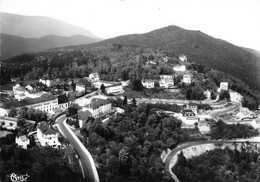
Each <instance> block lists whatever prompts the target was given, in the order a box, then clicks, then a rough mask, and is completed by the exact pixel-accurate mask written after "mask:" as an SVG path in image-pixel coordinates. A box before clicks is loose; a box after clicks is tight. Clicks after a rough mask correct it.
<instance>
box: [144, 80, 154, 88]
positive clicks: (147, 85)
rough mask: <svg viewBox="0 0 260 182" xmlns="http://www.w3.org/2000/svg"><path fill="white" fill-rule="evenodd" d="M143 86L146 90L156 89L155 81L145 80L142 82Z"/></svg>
mask: <svg viewBox="0 0 260 182" xmlns="http://www.w3.org/2000/svg"><path fill="white" fill-rule="evenodd" d="M142 85H143V86H144V87H145V88H154V80H150V79H143V80H142Z"/></svg>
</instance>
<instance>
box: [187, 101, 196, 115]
mask: <svg viewBox="0 0 260 182" xmlns="http://www.w3.org/2000/svg"><path fill="white" fill-rule="evenodd" d="M187 109H190V110H192V111H193V112H194V114H195V115H197V114H198V105H197V104H196V103H194V102H189V103H188V104H187Z"/></svg>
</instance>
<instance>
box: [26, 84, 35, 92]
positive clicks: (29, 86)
mask: <svg viewBox="0 0 260 182" xmlns="http://www.w3.org/2000/svg"><path fill="white" fill-rule="evenodd" d="M25 89H26V90H28V91H29V92H33V91H36V87H35V85H33V84H29V85H27V86H26V87H25Z"/></svg>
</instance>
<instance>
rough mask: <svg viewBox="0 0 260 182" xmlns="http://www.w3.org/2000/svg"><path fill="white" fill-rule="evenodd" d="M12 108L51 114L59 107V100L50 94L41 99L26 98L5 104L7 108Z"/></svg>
mask: <svg viewBox="0 0 260 182" xmlns="http://www.w3.org/2000/svg"><path fill="white" fill-rule="evenodd" d="M12 106H14V107H15V108H21V107H23V106H25V107H28V108H34V109H38V110H41V111H44V112H49V113H51V112H52V111H53V110H54V109H55V108H57V107H58V98H57V97H56V96H54V95H52V94H50V93H43V94H42V95H41V96H39V97H35V98H30V97H25V98H24V99H23V100H22V101H14V102H7V103H6V104H5V107H6V108H10V107H12Z"/></svg>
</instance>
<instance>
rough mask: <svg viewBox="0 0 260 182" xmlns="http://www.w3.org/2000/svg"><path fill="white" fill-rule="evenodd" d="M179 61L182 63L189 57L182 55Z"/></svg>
mask: <svg viewBox="0 0 260 182" xmlns="http://www.w3.org/2000/svg"><path fill="white" fill-rule="evenodd" d="M179 60H180V61H182V62H184V61H187V56H185V55H183V54H182V55H180V56H179Z"/></svg>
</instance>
